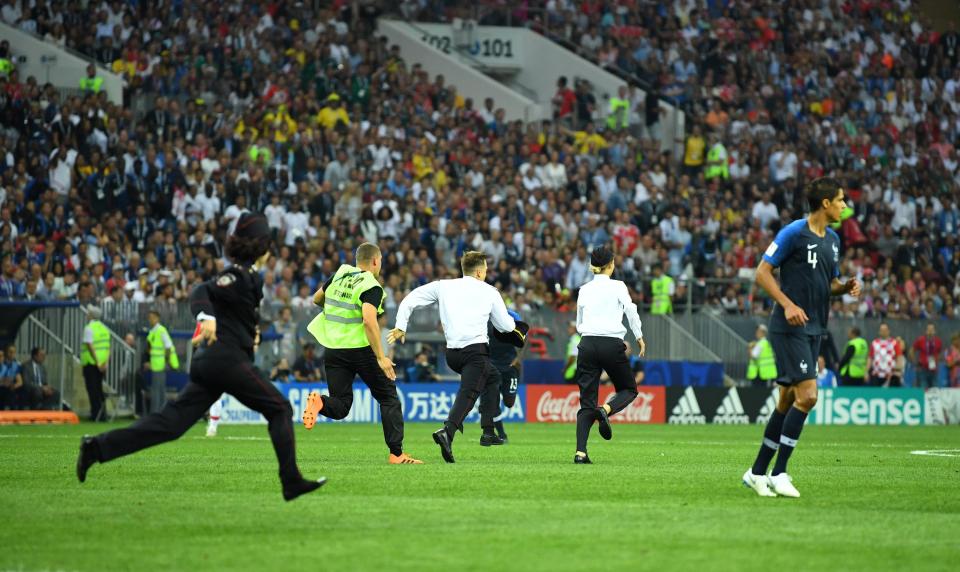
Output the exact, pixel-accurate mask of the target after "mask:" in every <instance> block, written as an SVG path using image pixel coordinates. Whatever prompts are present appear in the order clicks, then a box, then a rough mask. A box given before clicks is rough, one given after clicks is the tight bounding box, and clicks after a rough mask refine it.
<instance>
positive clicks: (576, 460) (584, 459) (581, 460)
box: [573, 455, 593, 465]
mask: <svg viewBox="0 0 960 572" xmlns="http://www.w3.org/2000/svg"><path fill="white" fill-rule="evenodd" d="M573 464H574V465H592V464H593V461H591V460H590V457H588V456H586V455H574V456H573Z"/></svg>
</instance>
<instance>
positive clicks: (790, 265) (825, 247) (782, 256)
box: [763, 218, 840, 336]
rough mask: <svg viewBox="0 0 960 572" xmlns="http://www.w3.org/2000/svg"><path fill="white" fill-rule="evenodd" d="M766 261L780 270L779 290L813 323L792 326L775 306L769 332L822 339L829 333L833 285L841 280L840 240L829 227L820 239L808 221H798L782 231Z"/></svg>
mask: <svg viewBox="0 0 960 572" xmlns="http://www.w3.org/2000/svg"><path fill="white" fill-rule="evenodd" d="M763 259H764V260H765V261H766V262H768V263H770V265H771V266H773V267H774V268H779V269H780V289H781V290H783V293H784V294H786V295H787V298H790V299H791V300H792V301H793V303H794V304H796V305H797V306H800V307H801V308H803V310H804V311H805V312H806V313H807V317H808V318H810V320H809V321H808V322H807V325H806V326H791V325H790V324H789V323H787V319H786V318H785V317H784V315H783V307H782V306H780V304H776V305H775V306H774V308H773V314H772V315H771V316H770V331H771V332H780V333H796V334H808V335H811V336H820V335H823V334H826V333H827V316H828V315H829V313H830V283H831V282H833V279H834V278H837V277H838V276H840V237H839V236H837V233H835V232H834V231H833V230H832V229H830V228H829V227H827V233H826V234H825V235H824V236H823V237H819V236H817V235H816V234H814V233H813V231H812V230H810V227H809V225H807V219H805V218H804V219H800V220H795V221H793V222H792V223H790V224H788V225H787V226H785V227H783V228H782V229H781V230H780V232H779V233H777V237H776V238H775V239H773V242H772V243H770V247H769V248H767V250H766V252H764V253H763Z"/></svg>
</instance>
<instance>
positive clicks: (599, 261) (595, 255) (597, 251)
mask: <svg viewBox="0 0 960 572" xmlns="http://www.w3.org/2000/svg"><path fill="white" fill-rule="evenodd" d="M612 261H613V251H612V250H610V249H609V248H607V247H606V246H598V247H596V248H594V249H593V252H592V253H591V254H590V266H596V267H597V268H603V267H604V266H606V265H607V264H610V263H611V262H612Z"/></svg>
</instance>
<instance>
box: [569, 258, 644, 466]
mask: <svg viewBox="0 0 960 572" xmlns="http://www.w3.org/2000/svg"><path fill="white" fill-rule="evenodd" d="M614 266H615V264H614V261H613V251H611V250H610V249H609V248H607V247H606V246H598V247H597V248H595V249H594V250H593V252H592V253H591V255H590V270H591V272H593V274H594V276H593V280H591V281H590V282H587V283H586V284H584V285H583V287H581V288H580V296H579V297H578V298H577V331H578V332H579V333H580V335H581V336H583V337H582V338H581V339H580V348H579V353H578V355H577V385H579V386H580V410H579V411H578V412H577V452H576V454H575V455H574V457H573V462H574V463H576V464H578V465H584V464H591V461H590V457H589V456H587V439H588V437H589V436H590V428H591V427H593V422H594V421H596V422H598V423H599V430H600V436H601V437H603V438H604V439H607V440H610V438H611V437H612V436H613V431H612V429H611V427H610V416H611V415H613V414H615V413H617V412H619V411H622V410H623V409H624V408H626V407H627V406H628V405H630V403H631V402H632V401H633V400H634V399H636V397H637V383H636V381H634V377H633V368H632V367H631V366H630V358H628V357H627V351H626V350H627V345H626V343H624V341H623V338H624V336H626V334H627V329H626V328H624V327H623V316H624V315H626V316H627V321H628V323H629V324H630V329H631V330H632V331H633V335H634V336H635V337H636V338H637V345H638V346H639V352H638V355H639V356H640V357H643V355H644V354H645V353H646V349H647V348H646V344H645V343H644V341H643V331H642V329H641V323H640V315H639V314H638V313H637V306H636V305H635V304H634V303H633V300H632V299H631V298H630V292H629V291H628V290H627V285H626V284H624V283H623V282H621V281H620V280H612V279H611V278H610V276H611V275H612V274H613V270H614ZM602 371H605V372H607V375H608V376H609V377H610V381H611V382H613V386H614V388H616V390H617V392H616V393H615V394H614V395H613V397H612V398H611V399H610V401H608V402H607V403H604V404H603V405H602V406H600V407H597V399H598V398H599V393H600V374H601V372H602Z"/></svg>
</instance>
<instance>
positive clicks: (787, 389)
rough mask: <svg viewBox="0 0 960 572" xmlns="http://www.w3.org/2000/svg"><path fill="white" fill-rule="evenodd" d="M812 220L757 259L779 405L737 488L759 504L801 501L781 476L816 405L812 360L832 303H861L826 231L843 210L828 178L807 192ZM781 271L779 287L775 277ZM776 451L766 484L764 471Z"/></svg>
mask: <svg viewBox="0 0 960 572" xmlns="http://www.w3.org/2000/svg"><path fill="white" fill-rule="evenodd" d="M806 195H807V203H808V204H809V206H810V213H811V214H810V215H809V216H807V217H806V218H803V219H800V220H797V221H794V222H792V223H790V224H788V225H787V226H785V227H784V228H783V229H782V230H781V231H780V232H779V233H778V234H777V236H776V238H775V239H774V241H773V242H772V243H771V244H770V247H769V248H767V250H766V252H764V254H763V260H762V261H761V262H760V266H759V267H758V268H757V278H756V281H757V284H758V285H759V286H760V287H761V288H763V289H764V290H766V291H767V293H769V294H770V296H771V297H772V298H773V299H774V301H775V302H776V305H775V306H774V309H773V313H772V315H771V316H770V328H769V330H770V337H769V339H770V344H771V345H772V346H773V351H774V354H775V355H776V360H777V372H778V374H779V378H778V379H777V383H779V384H780V385H781V387H780V401H779V402H778V403H777V409H776V411H774V412H773V414H772V415H771V416H770V420H769V421H768V422H767V427H766V429H765V430H764V433H763V444H762V445H761V446H760V452H759V453H758V454H757V459H756V461H755V462H754V464H753V467H752V468H751V469H748V470H747V472H746V473H744V475H743V483H744V484H745V485H746V486H748V487H750V488H752V489H753V490H754V491H756V493H757V494H758V495H760V496H768V497H769V496H777V495H780V496H788V497H799V496H800V493H799V492H798V491H797V489H796V487H794V486H793V483H792V479H791V478H790V476H789V475H788V474H787V461H788V460H789V459H790V454H791V453H793V449H794V448H795V447H796V446H797V440H798V439H799V438H800V431H801V430H802V429H803V424H804V422H805V421H806V419H807V414H809V413H810V410H811V409H813V407H814V405H816V404H817V358H818V357H819V356H820V343H821V340H822V338H823V336H824V335H825V334H826V332H827V317H828V315H829V311H830V297H831V296H839V295H842V294H847V293H849V294H852V295H853V296H859V295H860V283H859V282H858V281H857V280H856V279H852V278H851V279H850V280H847V281H846V282H843V281H841V280H840V237H839V236H837V233H835V232H834V231H833V230H831V229H830V228H829V227H828V225H829V224H830V223H833V222H836V221H839V220H840V213H841V212H843V210H844V208H846V206H847V205H846V202H845V201H844V193H843V188H842V187H841V186H840V183H839V182H838V181H837V180H836V179H833V178H830V177H824V178H820V179H816V180H814V181H812V182H810V183H809V184H808V185H807V188H806ZM774 268H779V269H780V282H779V284H778V283H777V279H776V278H774V276H773V269H774ZM778 449H779V454H778V455H777V461H776V463H775V464H774V467H773V472H772V473H771V476H770V477H767V476H766V472H767V467H768V466H769V465H770V461H771V460H773V457H774V455H775V454H777V451H778Z"/></svg>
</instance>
